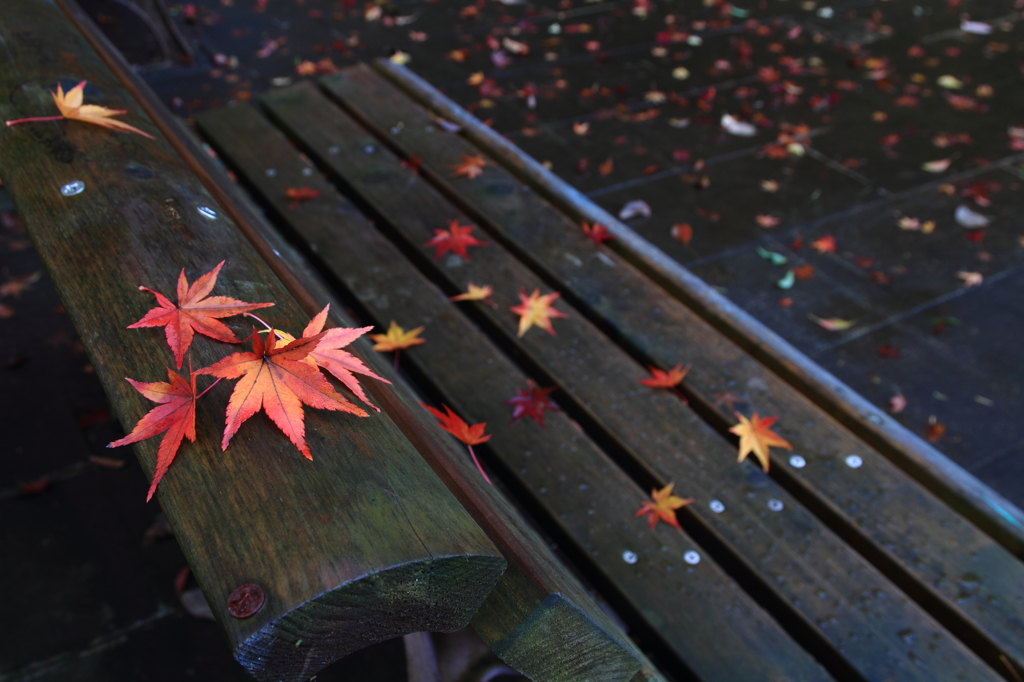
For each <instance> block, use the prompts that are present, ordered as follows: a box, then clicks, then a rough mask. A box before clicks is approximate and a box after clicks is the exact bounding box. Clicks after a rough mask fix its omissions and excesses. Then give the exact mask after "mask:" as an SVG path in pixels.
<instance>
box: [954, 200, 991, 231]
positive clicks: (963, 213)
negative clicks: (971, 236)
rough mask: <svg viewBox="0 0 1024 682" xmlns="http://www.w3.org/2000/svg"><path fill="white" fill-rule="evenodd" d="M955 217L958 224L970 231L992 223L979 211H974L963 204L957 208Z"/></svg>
mask: <svg viewBox="0 0 1024 682" xmlns="http://www.w3.org/2000/svg"><path fill="white" fill-rule="evenodd" d="M953 217H954V218H956V222H957V223H959V224H960V225H962V226H963V227H966V228H968V229H977V228H979V227H985V226H986V225H988V224H989V222H990V221H989V219H988V217H987V216H984V215H982V214H981V213H978V212H977V211H973V210H971V208H970V207H969V206H965V205H963V204H961V205H960V206H957V208H956V212H955V213H954V214H953Z"/></svg>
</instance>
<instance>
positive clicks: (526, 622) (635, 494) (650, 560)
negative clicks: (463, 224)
mask: <svg viewBox="0 0 1024 682" xmlns="http://www.w3.org/2000/svg"><path fill="white" fill-rule="evenodd" d="M297 105H298V109H302V108H303V106H304V103H303V102H301V101H299V102H297ZM311 113H312V115H313V116H317V112H315V111H314V112H311ZM313 120H315V119H313V118H310V119H304V120H303V121H302V124H303V125H305V124H309V123H311V122H312V121H313ZM198 125H199V127H200V129H201V131H202V132H203V134H204V135H206V136H207V137H208V139H210V141H211V143H212V144H213V146H214V147H215V148H216V149H217V150H218V151H219V152H220V153H221V154H222V155H224V157H225V158H226V159H228V160H229V162H230V163H231V164H232V167H233V168H235V169H236V170H237V172H238V174H239V175H240V177H243V178H244V179H245V180H246V181H247V183H248V184H249V185H250V186H251V187H252V188H253V189H254V190H255V191H256V192H257V194H258V195H259V196H261V197H263V198H264V199H265V200H266V202H267V203H268V205H269V206H271V207H272V208H273V209H274V212H275V214H277V215H278V216H279V217H280V219H281V220H283V221H285V222H286V223H287V224H288V225H289V226H290V227H291V228H292V229H293V230H295V233H296V234H297V235H298V236H300V237H301V238H302V239H303V240H305V241H306V242H307V243H308V244H309V246H310V248H311V250H312V251H313V252H314V253H316V254H317V256H318V259H320V260H321V261H322V262H323V263H324V264H325V265H326V267H328V268H329V269H330V270H331V271H332V272H333V273H334V274H335V275H336V276H337V277H338V278H339V279H340V280H341V281H342V282H344V283H345V285H346V286H347V288H348V289H349V290H350V291H351V292H353V294H354V295H355V296H356V297H357V298H358V300H359V301H360V303H361V304H363V305H364V306H365V307H366V308H367V309H368V310H369V312H370V313H371V314H373V315H374V316H375V317H376V318H377V320H378V321H379V323H380V324H382V325H387V324H388V322H389V321H390V320H391V319H395V320H396V321H398V322H399V323H400V324H402V325H403V326H406V327H408V326H419V325H420V324H425V325H427V331H426V332H424V333H425V334H426V335H427V336H428V342H427V343H426V344H425V345H422V346H417V347H416V348H415V349H411V350H409V351H408V352H406V353H405V354H404V355H403V357H404V358H405V359H404V360H403V363H406V362H409V363H413V364H414V365H415V366H416V367H417V368H419V369H420V370H421V371H422V373H423V374H424V375H425V376H426V377H428V378H429V379H430V380H431V381H432V383H433V384H434V385H435V386H436V387H437V388H438V389H439V390H440V391H441V392H442V393H443V394H444V395H445V398H446V400H447V401H448V404H450V405H451V406H452V407H454V408H455V409H456V410H457V411H458V412H459V413H460V414H462V415H463V416H465V417H466V418H467V419H470V420H471V421H472V422H479V421H486V422H488V424H489V429H488V430H489V432H491V433H492V434H493V439H492V440H491V441H490V443H489V444H488V446H489V450H490V451H491V452H493V453H494V454H495V456H496V457H498V458H500V461H501V462H502V464H503V466H504V469H505V470H507V471H511V472H516V475H517V477H518V478H519V480H520V485H525V486H526V487H527V488H528V490H529V491H530V492H529V493H528V494H530V495H531V497H532V498H533V500H534V504H535V505H537V506H539V507H540V508H542V509H543V510H544V511H545V513H546V518H547V519H548V520H549V522H550V525H551V527H559V532H560V534H561V535H563V536H567V537H569V538H571V541H572V542H573V543H575V545H576V546H577V552H578V553H580V554H581V555H583V556H584V557H586V558H587V560H589V561H591V562H593V564H594V567H595V569H596V570H597V571H600V572H601V573H602V574H603V578H604V581H605V582H606V583H610V584H612V585H614V586H615V589H617V590H619V591H620V593H622V595H623V598H624V599H626V600H627V601H628V602H629V603H630V606H631V608H633V609H635V610H636V611H638V612H639V613H642V614H643V616H644V617H647V618H648V619H649V620H651V621H653V623H654V624H656V626H657V629H658V631H659V632H660V634H661V635H662V637H664V638H665V639H666V640H667V641H668V643H669V646H671V647H672V648H673V649H674V650H675V651H676V652H677V653H678V654H679V655H680V656H681V657H682V658H683V659H684V660H685V661H686V663H687V665H688V666H690V667H691V668H692V669H694V670H696V671H698V674H699V675H700V676H701V677H702V678H703V679H721V680H726V679H736V680H743V679H824V678H827V675H825V673H824V672H823V671H821V669H820V668H818V667H817V666H816V664H814V663H813V661H812V660H811V659H810V658H809V657H808V656H807V655H806V654H805V653H803V652H801V651H800V650H799V649H798V648H797V647H795V646H794V644H793V643H792V642H791V641H790V640H789V639H788V638H787V637H786V636H785V634H784V633H783V632H782V631H781V630H779V629H778V628H777V626H775V625H774V624H772V623H771V621H770V619H768V618H767V617H766V616H765V614H763V613H762V612H761V611H760V609H758V608H757V606H756V605H755V604H753V602H751V601H750V600H749V598H747V597H746V596H745V595H744V594H743V593H742V592H741V591H739V589H738V588H737V587H736V585H735V584H734V583H732V581H731V580H729V579H728V577H726V576H725V575H724V574H723V573H722V572H721V570H720V569H718V568H717V567H715V566H714V563H713V562H712V560H711V559H710V558H707V557H705V558H704V559H703V560H702V561H701V563H700V564H699V568H698V567H691V566H689V565H687V564H686V563H685V562H683V561H682V556H683V554H685V553H686V552H687V551H691V550H693V549H694V545H693V544H692V542H691V541H689V540H688V539H686V538H685V537H684V536H681V535H680V534H679V533H678V532H677V531H674V530H671V529H664V528H663V529H660V530H659V531H658V532H657V533H654V534H651V533H647V532H645V528H646V526H645V523H644V522H643V521H642V520H639V519H636V518H635V516H634V512H635V511H636V509H637V508H638V507H639V502H640V501H641V500H643V499H644V498H645V497H646V494H645V492H644V491H642V490H641V489H639V488H638V487H637V486H636V485H635V484H634V483H633V482H632V481H630V480H629V479H628V477H626V476H625V475H624V474H623V473H622V472H621V470H619V469H618V468H617V467H616V466H615V465H614V464H613V463H612V462H611V461H610V460H608V458H607V457H606V456H605V455H604V454H603V453H602V452H601V451H600V450H599V449H598V448H597V447H596V446H595V445H594V444H593V443H592V442H591V441H589V440H588V439H586V438H585V437H583V436H582V435H581V434H580V433H579V432H578V430H577V429H576V428H575V427H574V426H573V425H572V423H571V422H570V420H569V419H568V418H567V417H566V416H565V415H564V414H562V413H554V414H551V415H549V416H548V418H547V425H546V428H545V430H543V431H541V430H540V428H539V427H537V426H536V425H534V424H525V423H524V424H520V425H516V426H510V425H509V424H508V414H509V411H508V407H507V406H505V405H503V404H502V403H503V401H504V400H505V399H506V398H507V397H508V396H511V395H514V394H515V391H516V389H518V388H522V387H524V386H525V385H526V377H525V376H524V375H523V374H522V373H521V372H520V371H518V370H517V368H516V367H515V366H514V365H513V364H512V363H511V362H509V361H508V360H507V359H506V358H505V357H504V355H503V354H502V353H501V352H500V350H498V349H497V348H496V347H495V346H494V345H493V344H492V343H491V342H490V341H489V340H488V339H487V338H486V337H485V336H484V335H483V334H481V333H480V332H479V331H477V330H476V329H474V327H473V325H472V324H471V323H470V322H469V321H468V320H467V319H465V317H464V316H463V315H462V314H461V313H460V312H459V311H458V310H457V309H456V308H455V306H454V305H453V304H452V303H450V302H449V301H448V300H447V297H446V296H445V295H444V294H442V293H441V292H440V291H438V290H437V289H436V288H435V287H434V286H433V285H432V284H431V283H430V282H429V280H427V279H425V278H424V277H423V276H422V275H421V274H420V273H418V272H417V271H416V270H415V268H413V267H411V266H410V265H409V264H408V263H406V262H405V260H404V258H403V256H402V254H401V252H400V251H399V250H398V249H396V248H395V247H394V246H393V245H392V244H390V243H389V242H388V241H387V240H386V239H384V238H383V237H382V236H381V235H379V234H378V233H377V232H376V231H375V230H374V229H373V227H372V225H370V224H369V223H368V222H367V221H366V220H365V219H363V218H361V217H359V216H358V215H356V214H355V213H354V212H353V211H352V209H351V205H350V204H349V203H348V202H347V201H345V200H344V199H343V198H341V197H340V195H338V194H337V192H336V191H335V190H334V189H333V188H332V187H331V186H330V185H329V184H328V183H327V182H326V181H325V180H324V179H323V178H322V177H320V176H318V175H315V174H314V175H307V174H306V173H305V171H306V170H308V167H307V166H306V164H305V163H304V162H303V161H302V160H301V158H300V157H299V155H298V154H297V153H296V152H295V151H294V149H292V147H291V145H290V144H289V143H288V141H287V140H286V139H285V138H284V137H283V136H282V135H281V134H280V133H278V132H277V131H275V130H274V129H273V128H272V127H271V126H270V124H269V123H268V122H267V121H266V120H265V119H263V118H262V117H260V116H259V115H258V114H256V113H255V112H254V111H253V110H252V109H251V108H249V107H247V106H243V107H232V108H228V109H223V110H220V111H217V112H211V113H208V114H204V115H202V116H200V117H199V120H198ZM255 140H259V144H258V145H257V144H255V143H254V141H255ZM354 142H355V141H353V143H354ZM338 153H339V154H341V153H342V152H341V151H340V150H339V151H338ZM360 153H361V154H364V155H366V154H365V151H364V150H361V151H360ZM345 155H346V158H347V159H350V158H351V157H350V156H348V150H346V152H345ZM268 168H273V169H274V171H275V172H274V173H273V174H272V177H271V176H270V175H269V174H267V172H266V170H267V169H268ZM300 179H301V181H302V182H304V183H305V184H307V185H309V186H311V187H313V188H315V189H317V190H319V191H320V192H321V195H320V196H319V197H318V198H317V199H316V200H314V201H312V202H309V203H307V204H304V205H302V206H298V207H295V208H294V209H290V208H289V202H288V201H287V199H286V198H285V197H284V189H285V188H287V187H288V186H289V183H294V182H297V181H299V180H300ZM385 184H387V183H385ZM383 189H385V187H382V190H383ZM386 189H387V190H388V191H390V192H392V193H396V192H397V193H400V192H402V191H403V190H404V189H405V187H404V186H402V185H395V184H390V185H388V186H387V188H386ZM460 459H461V460H462V461H463V462H465V463H466V465H468V458H467V456H466V454H465V453H463V454H461V457H460ZM470 466H471V465H470ZM625 550H629V551H632V552H634V553H635V554H636V555H637V557H638V560H637V562H636V563H635V564H629V563H626V562H625V561H624V560H623V559H622V554H623V552H624V551H625ZM504 582H506V580H505V579H503V581H502V583H504ZM500 587H501V583H499V588H500ZM667 595H678V596H676V597H672V598H667ZM517 600H518V597H517V596H516V592H515V591H513V590H509V591H508V592H507V593H506V594H500V593H499V590H495V593H494V595H492V597H491V598H490V599H489V600H488V601H487V602H486V603H485V604H484V607H483V608H482V609H481V611H480V612H478V614H477V615H476V617H474V620H473V625H474V627H475V628H476V629H477V631H478V632H479V633H480V634H481V635H482V636H483V638H484V640H485V641H487V642H488V644H489V645H490V646H491V647H492V649H493V650H494V651H495V652H496V653H498V655H499V656H502V657H503V659H505V660H506V661H507V662H509V663H510V664H511V665H513V666H515V667H517V668H518V669H520V670H523V671H524V672H526V673H527V674H529V675H530V676H531V677H534V678H535V679H565V677H564V676H565V675H566V674H567V673H568V672H569V671H572V670H577V671H580V672H579V673H575V677H574V679H583V678H585V677H586V676H587V670H588V668H589V667H590V666H592V665H593V662H592V659H593V654H592V653H591V652H590V651H588V647H587V646H586V642H587V640H586V639H581V638H580V637H579V636H578V634H576V633H579V632H584V633H585V632H587V630H588V629H589V628H591V627H592V625H590V624H589V623H590V622H592V621H593V620H598V619H595V614H594V609H593V606H592V604H590V605H589V607H588V608H582V607H586V606H587V604H586V602H589V601H590V600H586V602H577V604H579V605H576V604H574V603H573V602H572V601H570V600H569V599H567V598H565V596H563V595H559V594H551V595H550V596H548V597H547V598H546V599H544V600H543V602H541V603H536V604H533V605H532V607H531V609H532V610H531V612H529V613H528V614H526V615H525V617H520V619H519V621H518V622H515V621H511V620H510V619H509V618H508V614H510V613H523V609H522V607H521V606H519V605H517ZM588 611H589V613H588ZM598 613H599V612H598ZM510 624H511V625H513V626H514V627H509V626H510ZM738 649H742V650H743V651H742V653H736V651H737V650H738ZM560 670H561V674H560V675H559V674H558V673H559V671H560ZM590 674H591V675H592V674H593V671H592V670H591V671H590ZM631 674H632V673H631ZM651 674H652V673H651V672H650V671H649V672H648V673H647V675H646V676H642V677H641V679H651ZM598 678H599V679H606V678H605V677H601V676H598ZM590 679H594V677H591V678H590Z"/></svg>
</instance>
